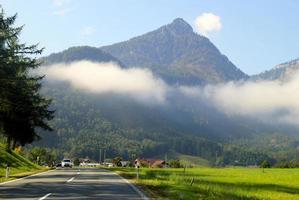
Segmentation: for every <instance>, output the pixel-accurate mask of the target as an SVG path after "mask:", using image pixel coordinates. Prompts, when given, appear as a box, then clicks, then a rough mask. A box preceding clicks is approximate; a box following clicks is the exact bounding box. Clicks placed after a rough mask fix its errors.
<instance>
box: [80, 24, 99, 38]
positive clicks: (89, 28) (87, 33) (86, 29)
mask: <svg viewBox="0 0 299 200" xmlns="http://www.w3.org/2000/svg"><path fill="white" fill-rule="evenodd" d="M95 32H96V29H95V28H94V27H92V26H87V27H84V28H83V29H82V30H81V32H80V34H81V35H82V36H90V35H93V34H94V33H95Z"/></svg>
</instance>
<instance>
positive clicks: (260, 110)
mask: <svg viewBox="0 0 299 200" xmlns="http://www.w3.org/2000/svg"><path fill="white" fill-rule="evenodd" d="M180 91H181V92H183V93H184V94H185V95H187V96H193V97H196V98H204V99H205V100H206V102H209V103H211V104H212V105H213V106H214V107H216V108H217V109H218V110H219V111H221V112H224V113H226V114H227V115H229V116H245V117H246V116H248V117H251V118H256V119H259V120H262V121H264V122H274V123H277V122H278V123H284V124H292V125H299V75H298V74H297V75H295V76H293V78H292V79H291V80H289V81H288V82H281V81H258V82H253V81H248V82H243V83H234V82H229V83H226V84H221V85H208V86H205V87H180Z"/></svg>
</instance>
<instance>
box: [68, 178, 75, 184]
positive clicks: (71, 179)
mask: <svg viewBox="0 0 299 200" xmlns="http://www.w3.org/2000/svg"><path fill="white" fill-rule="evenodd" d="M74 179H75V177H72V178H70V179H69V180H67V183H69V182H71V181H73V180H74Z"/></svg>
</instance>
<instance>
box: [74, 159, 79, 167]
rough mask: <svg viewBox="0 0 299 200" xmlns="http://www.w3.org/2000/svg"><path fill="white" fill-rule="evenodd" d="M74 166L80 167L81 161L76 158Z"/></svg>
mask: <svg viewBox="0 0 299 200" xmlns="http://www.w3.org/2000/svg"><path fill="white" fill-rule="evenodd" d="M74 165H75V166H79V165H80V160H79V158H75V159H74Z"/></svg>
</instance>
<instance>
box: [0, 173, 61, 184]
mask: <svg viewBox="0 0 299 200" xmlns="http://www.w3.org/2000/svg"><path fill="white" fill-rule="evenodd" d="M54 170H55V169H53V170H48V171H45V172H41V173H37V174H33V175H30V176H25V177H23V178H19V179H15V180H11V181H6V182H3V183H0V185H5V184H7V183H12V182H16V181H20V180H23V179H26V178H29V177H32V176H38V175H41V174H46V173H49V172H51V171H54Z"/></svg>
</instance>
